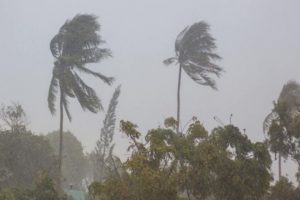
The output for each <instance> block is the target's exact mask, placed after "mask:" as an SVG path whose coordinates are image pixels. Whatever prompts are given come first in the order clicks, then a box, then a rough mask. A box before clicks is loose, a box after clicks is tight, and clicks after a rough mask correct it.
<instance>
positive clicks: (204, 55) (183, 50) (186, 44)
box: [164, 22, 223, 89]
mask: <svg viewBox="0 0 300 200" xmlns="http://www.w3.org/2000/svg"><path fill="white" fill-rule="evenodd" d="M208 31H209V25H208V24H206V23H205V22H198V23H195V24H193V25H192V26H188V27H186V28H185V29H184V30H183V31H182V32H180V33H179V35H178V36H177V39H176V42H175V52H176V57H172V58H168V59H166V60H165V61H164V64H166V65H169V64H172V63H174V62H175V61H177V62H178V63H179V64H180V65H181V66H182V68H183V69H184V71H185V72H186V73H187V74H188V76H189V77H190V78H192V79H193V80H194V81H195V82H196V83H198V84H201V85H207V86H210V87H212V88H213V89H216V82H215V81H214V80H213V79H212V78H211V77H209V74H215V75H216V76H217V77H219V76H220V75H221V73H222V71H223V70H222V68H221V67H219V66H218V65H216V64H214V63H213V61H215V60H219V59H221V57H220V56H219V55H218V54H216V53H214V51H215V49H216V45H215V39H214V38H213V37H212V36H211V35H210V33H209V32H208Z"/></svg>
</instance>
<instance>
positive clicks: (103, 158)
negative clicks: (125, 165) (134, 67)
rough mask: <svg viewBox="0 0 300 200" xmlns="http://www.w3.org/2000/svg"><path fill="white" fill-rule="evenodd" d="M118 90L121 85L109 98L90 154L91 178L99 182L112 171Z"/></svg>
mask: <svg viewBox="0 0 300 200" xmlns="http://www.w3.org/2000/svg"><path fill="white" fill-rule="evenodd" d="M120 92H121V87H120V86H118V87H117V88H116V89H115V92H114V94H113V96H112V98H111V100H110V103H109V106H108V110H107V113H106V116H105V118H104V121H103V127H102V129H101V132H100V138H99V140H98V141H97V144H96V148H95V151H94V152H93V153H92V154H91V159H92V163H93V176H94V177H93V179H94V180H95V181H100V182H101V181H102V180H103V179H105V176H109V173H110V172H111V171H113V170H112V169H111V168H112V166H110V165H109V163H110V161H111V160H112V159H113V155H112V152H113V149H114V144H113V136H114V133H115V125H116V108H117V105H118V97H119V95H120Z"/></svg>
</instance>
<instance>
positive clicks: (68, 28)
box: [48, 15, 113, 183]
mask: <svg viewBox="0 0 300 200" xmlns="http://www.w3.org/2000/svg"><path fill="white" fill-rule="evenodd" d="M99 29H100V25H99V23H98V22H97V17H95V16H94V15H76V16H75V17H74V18H73V19H72V20H68V21H66V22H65V24H64V25H63V26H62V27H61V28H60V30H59V32H58V34H56V35H55V36H54V38H53V39H52V40H51V42H50V50H51V52H52V55H53V56H54V57H55V59H56V60H55V62H54V68H53V74H52V80H51V83H50V87H49V94H48V107H49V109H50V112H51V114H54V113H55V100H56V96H57V93H58V92H59V93H60V100H59V108H60V129H59V130H60V140H59V144H60V145H59V171H60V172H61V168H62V151H63V146H62V145H63V116H64V114H63V112H64V111H65V112H66V114H67V116H68V118H69V120H71V114H70V112H69V108H68V98H76V99H77V100H78V101H79V103H80V105H81V107H82V108H83V109H84V110H85V109H88V110H89V111H91V112H93V113H97V112H98V111H100V110H101V109H102V105H101V102H100V100H99V98H98V96H97V94H96V92H95V91H94V89H93V88H91V87H89V86H88V85H87V84H86V83H85V82H84V81H83V80H82V79H81V78H80V76H79V75H78V72H82V73H86V74H89V75H92V76H95V77H96V78H99V79H101V80H103V81H104V82H105V83H107V84H109V85H110V84H111V83H112V81H113V78H109V77H106V76H104V75H103V74H101V73H98V72H94V71H92V70H90V69H88V68H86V64H89V63H97V62H99V61H100V60H101V59H103V58H106V57H109V56H111V53H110V50H109V49H104V48H99V45H101V44H103V43H104V41H103V40H102V39H101V36H100V35H99V33H98V31H99ZM59 183H60V181H59Z"/></svg>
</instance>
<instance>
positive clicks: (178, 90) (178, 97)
mask: <svg viewBox="0 0 300 200" xmlns="http://www.w3.org/2000/svg"><path fill="white" fill-rule="evenodd" d="M181 72H182V66H181V65H180V66H179V74H178V87H177V127H176V133H177V134H179V125H180V86H181Z"/></svg>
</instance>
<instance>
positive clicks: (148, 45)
mask: <svg viewBox="0 0 300 200" xmlns="http://www.w3.org/2000/svg"><path fill="white" fill-rule="evenodd" d="M299 7H300V2H299V1H296V0H289V1H279V0H264V1H261V0H244V1H240V0H231V1H228V0H223V1H220V0H207V1H200V0H186V1H179V0H164V1H161V0H160V1H159V0H152V1H142V0H128V1H116V0H111V1H101V0H89V1H79V0H78V1H71V0H65V1H60V0H51V1H50V0H44V1H38V0H36V1H34V0H27V1H13V0H1V1H0V24H1V32H0V44H1V48H0V55H1V67H0V75H1V78H0V85H1V88H0V101H1V102H2V103H9V102H11V101H17V102H19V103H21V104H22V105H23V107H24V109H25V110H26V112H27V114H28V115H29V117H30V121H31V124H30V129H32V130H33V131H34V132H35V133H36V134H46V133H48V132H50V131H53V130H57V129H58V124H59V117H58V116H54V117H53V116H51V114H50V112H49V110H48V106H47V93H48V87H49V83H50V79H51V75H52V67H53V61H54V58H53V57H52V55H51V52H50V50H49V42H50V40H51V39H52V37H53V36H54V35H55V34H56V33H57V32H58V30H59V28H60V27H61V25H62V24H63V23H64V22H65V21H66V20H67V19H71V18H72V17H74V15H76V14H78V13H82V14H85V13H87V14H95V15H97V16H98V17H99V19H98V20H99V22H100V24H101V35H102V36H103V39H104V40H106V42H107V43H106V44H105V46H106V47H108V48H110V49H111V50H112V52H113V57H112V58H110V59H106V60H103V61H102V62H100V63H98V64H95V65H93V66H91V68H93V69H94V70H95V71H99V72H102V73H103V74H106V75H109V76H114V77H115V78H116V82H115V83H114V85H113V86H112V87H109V86H107V85H105V84H103V83H102V82H101V81H99V80H95V79H93V78H91V80H88V79H87V78H89V77H84V78H85V80H86V81H87V82H88V83H90V84H91V85H92V86H93V87H94V88H95V89H96V91H97V92H98V94H99V96H100V98H101V99H102V101H103V105H104V107H105V108H106V107H107V104H108V102H109V100H110V98H111V95H112V93H113V91H114V88H115V87H117V85H118V84H121V85H122V89H121V90H122V91H121V96H120V99H119V105H118V108H117V118H118V119H126V120H130V121H132V122H134V123H136V124H137V125H139V128H140V130H142V131H143V132H146V131H147V130H148V129H150V128H153V127H157V126H159V125H162V124H163V120H164V119H165V118H166V117H169V116H175V115H176V86H177V73H178V69H177V68H176V67H175V66H169V67H166V66H165V65H163V63H162V61H163V60H164V59H166V58H168V57H170V56H172V55H174V41H175V39H176V37H177V34H178V33H179V32H180V31H181V30H182V29H183V28H184V27H185V26H187V25H191V24H193V23H195V22H198V21H201V20H204V21H206V22H207V23H208V24H210V25H211V33H212V35H213V36H214V37H215V38H216V39H217V41H216V43H217V46H218V50H217V52H218V54H219V55H221V56H222V58H223V59H222V60H221V61H220V62H219V63H218V64H219V65H220V66H222V67H224V69H225V71H226V72H225V73H224V74H223V76H222V77H221V78H220V79H217V85H218V91H213V90H211V89H210V88H208V87H203V86H200V85H198V84H196V83H195V82H193V81H192V80H191V79H190V78H188V77H187V76H186V75H184V76H183V83H182V124H185V123H186V122H187V121H188V120H189V119H190V118H191V117H192V116H197V117H198V118H199V119H200V120H201V122H202V123H203V124H204V126H205V127H207V128H209V129H212V128H214V127H216V126H218V125H219V124H218V123H217V122H216V121H214V120H213V117H214V116H217V117H218V118H220V119H221V120H222V121H223V123H225V124H226V123H229V116H230V114H231V113H232V114H233V118H232V121H233V123H234V124H235V125H237V126H239V127H240V128H241V129H243V128H245V129H246V134H247V135H248V136H249V137H250V139H252V140H254V141H256V140H263V139H264V136H263V132H262V122H263V119H264V118H265V116H266V115H267V114H268V113H269V112H270V111H271V109H272V101H273V100H276V99H277V98H278V95H279V93H280V91H281V89H282V86H283V84H284V83H286V82H287V81H288V80H290V79H294V80H296V81H299V74H300V68H299V63H300V57H299V56H298V53H299V52H300V39H299V35H300V28H299V23H300V13H299ZM71 112H72V116H73V121H72V123H68V122H67V121H66V123H65V127H66V129H68V130H70V131H71V132H72V133H74V134H75V136H76V137H78V138H79V140H80V141H81V142H82V143H83V145H84V147H85V150H86V151H90V150H92V149H93V148H94V146H95V142H96V140H97V139H98V137H99V133H100V128H101V126H102V120H103V117H104V113H103V112H102V113H99V114H97V115H94V114H91V113H89V112H83V111H82V109H81V107H80V105H79V104H78V103H77V102H75V101H74V102H72V103H71ZM115 139H116V143H117V145H116V146H117V148H116V152H117V154H118V155H120V156H124V155H125V154H124V152H125V148H126V146H127V144H125V143H126V142H125V141H126V140H125V139H124V138H122V136H121V135H120V134H118V133H116V135H115Z"/></svg>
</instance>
